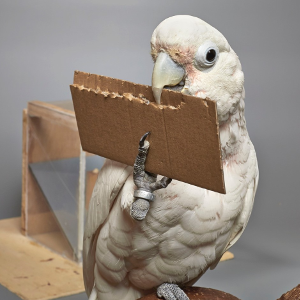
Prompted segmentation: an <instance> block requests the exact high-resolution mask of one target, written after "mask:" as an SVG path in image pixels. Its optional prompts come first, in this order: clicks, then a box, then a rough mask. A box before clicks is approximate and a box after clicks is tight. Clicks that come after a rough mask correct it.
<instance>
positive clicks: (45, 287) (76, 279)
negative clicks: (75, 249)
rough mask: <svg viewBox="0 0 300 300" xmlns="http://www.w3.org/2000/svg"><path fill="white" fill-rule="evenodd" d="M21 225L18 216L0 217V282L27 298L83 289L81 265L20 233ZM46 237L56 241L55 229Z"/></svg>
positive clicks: (40, 299) (33, 299)
mask: <svg viewBox="0 0 300 300" xmlns="http://www.w3.org/2000/svg"><path fill="white" fill-rule="evenodd" d="M20 228H21V219H20V218H12V219H6V220H1V221H0V253H1V255H0V265H1V268H0V284H2V285H3V286H5V287H6V288H8V289H9V290H10V291H11V292H13V293H15V294H17V295H18V296H19V297H21V298H22V299H26V300H47V299H55V298H60V297H64V296H68V295H73V294H77V293H80V292H84V284H83V275H82V267H81V265H79V264H77V263H75V262H72V261H70V260H68V259H66V258H64V257H62V256H61V255H59V254H57V253H54V252H52V251H51V250H49V249H47V248H45V247H43V246H41V245H40V244H37V243H35V242H34V241H32V240H31V239H29V238H27V237H25V236H23V235H22V234H21V231H20ZM45 239H47V240H50V241H51V242H52V243H57V236H55V232H54V233H48V234H46V235H45Z"/></svg>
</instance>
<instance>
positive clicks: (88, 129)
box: [70, 71, 225, 193]
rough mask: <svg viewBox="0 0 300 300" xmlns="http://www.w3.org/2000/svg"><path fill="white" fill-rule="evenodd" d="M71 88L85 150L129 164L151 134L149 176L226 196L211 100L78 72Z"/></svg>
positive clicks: (148, 162)
mask: <svg viewBox="0 0 300 300" xmlns="http://www.w3.org/2000/svg"><path fill="white" fill-rule="evenodd" d="M70 88H71V93H72V98H73V104H74V109H75V115H76V119H77V125H78V129H79V135H80V140H81V144H82V147H83V149H84V150H85V151H88V152H91V153H94V154H98V155H100V156H103V157H106V158H109V159H112V160H116V161H119V162H122V163H125V164H127V165H133V164H134V161H135V157H136V155H137V151H138V142H139V140H140V138H141V136H142V135H143V134H145V133H146V132H148V131H151V135H150V136H149V137H148V140H149V142H150V149H149V153H148V157H147V161H146V170H147V171H149V172H152V173H156V174H160V175H164V176H168V177H170V178H173V179H177V180H180V181H184V182H187V183H190V184H193V185H196V186H200V187H202V188H206V189H209V190H213V191H216V192H219V193H225V184H224V177H223V166H222V159H221V149H220V142H219V126H218V119H217V108H216V103H215V102H214V101H211V100H208V99H205V100H204V99H201V98H197V97H192V96H189V95H183V94H181V93H178V92H173V91H170V90H163V92H162V101H161V102H162V105H157V104H156V103H155V101H154V98H153V95H152V90H151V87H150V86H146V85H140V84H135V83H131V82H128V81H123V80H118V79H114V78H109V77H105V76H100V75H94V74H88V73H84V72H79V71H76V72H75V75H74V83H73V85H71V87H70Z"/></svg>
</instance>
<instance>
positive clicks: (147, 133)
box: [139, 131, 151, 147]
mask: <svg viewBox="0 0 300 300" xmlns="http://www.w3.org/2000/svg"><path fill="white" fill-rule="evenodd" d="M150 133H151V132H150V131H148V132H146V133H145V134H144V135H143V136H142V137H141V139H140V143H139V145H140V147H143V146H144V142H145V140H146V138H147V136H148V135H149V134H150Z"/></svg>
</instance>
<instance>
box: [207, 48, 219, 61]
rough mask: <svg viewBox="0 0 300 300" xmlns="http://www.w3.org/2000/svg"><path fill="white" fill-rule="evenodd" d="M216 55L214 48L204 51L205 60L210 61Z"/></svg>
mask: <svg viewBox="0 0 300 300" xmlns="http://www.w3.org/2000/svg"><path fill="white" fill-rule="evenodd" d="M216 56H217V53H216V50H214V49H209V50H208V51H207V53H206V60H207V61H209V62H212V61H214V60H215V58H216Z"/></svg>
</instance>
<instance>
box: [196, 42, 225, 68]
mask: <svg viewBox="0 0 300 300" xmlns="http://www.w3.org/2000/svg"><path fill="white" fill-rule="evenodd" d="M218 57H219V48H218V47H217V45H216V44H215V43H213V42H211V41H207V42H205V43H203V44H202V45H201V46H200V47H199V48H198V50H197V52H196V54H195V65H196V67H198V68H209V67H212V66H213V65H214V64H215V62H216V61H217V60H218Z"/></svg>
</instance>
